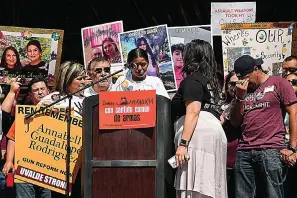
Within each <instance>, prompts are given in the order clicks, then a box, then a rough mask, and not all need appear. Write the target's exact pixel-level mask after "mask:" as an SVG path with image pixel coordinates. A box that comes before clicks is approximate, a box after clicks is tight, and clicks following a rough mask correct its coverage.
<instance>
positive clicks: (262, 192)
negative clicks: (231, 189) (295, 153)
mask: <svg viewBox="0 0 297 198" xmlns="http://www.w3.org/2000/svg"><path fill="white" fill-rule="evenodd" d="M286 174H287V167H286V166H285V164H284V163H283V162H282V160H281V155H280V149H262V150H246V151H237V153H236V161H235V166H234V179H235V197H238V198H254V197H257V198H258V197H260V198H262V197H263V198H264V197H265V198H283V197H284V186H283V184H284V181H285V179H286Z"/></svg>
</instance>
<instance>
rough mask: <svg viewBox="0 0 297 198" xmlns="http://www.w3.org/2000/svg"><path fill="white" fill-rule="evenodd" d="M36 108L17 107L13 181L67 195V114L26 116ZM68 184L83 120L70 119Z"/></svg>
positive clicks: (78, 145) (76, 153) (76, 157)
mask: <svg viewBox="0 0 297 198" xmlns="http://www.w3.org/2000/svg"><path fill="white" fill-rule="evenodd" d="M37 109H39V107H36V106H26V105H17V107H16V119H15V126H16V128H15V131H16V133H15V141H16V144H15V162H16V164H15V166H16V172H15V178H17V179H19V180H22V181H25V182H28V183H32V184H35V185H38V186H41V187H44V188H48V189H50V190H52V191H56V192H59V193H63V194H66V186H67V183H66V154H67V115H66V114H65V112H58V111H52V110H50V109H47V110H45V111H44V112H43V113H42V114H37V115H35V116H34V118H33V119H29V120H28V121H25V120H24V117H25V115H26V114H29V113H32V112H33V111H36V110H37ZM70 130H71V137H70V145H71V155H70V173H71V175H70V182H71V183H74V180H75V176H76V174H75V173H74V172H75V171H74V167H75V164H76V162H77V160H78V156H79V153H80V150H81V147H82V119H81V118H79V117H74V116H72V117H71V129H70Z"/></svg>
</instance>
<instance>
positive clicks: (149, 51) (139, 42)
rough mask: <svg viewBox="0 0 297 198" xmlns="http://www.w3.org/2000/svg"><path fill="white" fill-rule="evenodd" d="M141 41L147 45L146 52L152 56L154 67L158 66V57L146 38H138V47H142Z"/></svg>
mask: <svg viewBox="0 0 297 198" xmlns="http://www.w3.org/2000/svg"><path fill="white" fill-rule="evenodd" d="M141 41H143V42H144V44H145V45H146V50H145V51H146V52H147V53H148V54H149V55H150V56H151V58H152V64H153V65H156V64H157V63H156V56H155V55H154V54H153V51H152V48H151V46H150V45H149V44H148V42H147V40H146V38H144V37H140V38H138V39H137V41H136V47H138V48H139V46H140V45H141Z"/></svg>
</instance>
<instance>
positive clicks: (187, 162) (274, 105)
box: [0, 39, 297, 198]
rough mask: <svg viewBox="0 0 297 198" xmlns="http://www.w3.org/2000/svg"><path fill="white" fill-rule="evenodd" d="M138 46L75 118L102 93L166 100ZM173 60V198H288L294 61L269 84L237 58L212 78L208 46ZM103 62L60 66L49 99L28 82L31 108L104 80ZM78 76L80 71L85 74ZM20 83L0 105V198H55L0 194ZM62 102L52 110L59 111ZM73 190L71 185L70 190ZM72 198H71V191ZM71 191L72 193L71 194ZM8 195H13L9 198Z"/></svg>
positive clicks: (293, 149)
mask: <svg viewBox="0 0 297 198" xmlns="http://www.w3.org/2000/svg"><path fill="white" fill-rule="evenodd" d="M145 46H146V43H145V40H139V46H138V48H136V49H133V50H131V51H130V52H129V53H128V58H127V64H128V65H130V67H129V68H130V69H129V71H128V72H126V73H125V74H124V76H121V77H119V78H118V79H117V81H116V82H115V83H112V81H111V79H106V80H104V81H102V82H100V83H98V84H95V85H94V86H92V87H89V88H88V89H86V90H85V91H83V92H78V93H77V94H76V95H75V96H73V99H72V106H73V107H74V110H75V116H82V102H83V100H84V98H85V97H89V96H92V95H97V94H100V92H105V91H137V90H156V94H157V95H161V96H164V97H166V98H168V99H170V97H169V95H168V93H167V91H166V89H165V88H164V85H163V83H162V81H161V80H160V79H159V78H158V77H157V75H156V76H149V75H148V72H149V68H150V67H152V68H154V63H150V61H152V59H153V54H150V53H149V51H150V50H149V49H147V48H146V49H143V48H145ZM173 53H176V54H175V55H176V56H177V58H176V59H178V57H179V56H181V53H182V60H177V62H178V61H179V62H182V64H183V67H180V68H178V69H179V72H180V76H183V79H180V80H181V81H180V82H179V83H180V86H179V89H178V90H177V92H176V94H175V95H174V96H173V98H172V100H171V104H172V105H171V113H172V123H173V126H174V131H173V133H174V134H175V139H174V142H173V144H175V148H176V150H175V158H176V162H177V165H178V167H177V170H176V176H175V185H174V187H175V189H176V197H177V198H210V197H212V198H227V197H236V198H252V197H263V198H264V197H265V198H282V197H295V196H294V195H295V193H294V181H295V178H294V176H295V175H296V166H295V164H296V160H297V122H296V121H297V120H296V118H297V97H296V93H297V57H294V56H290V57H287V58H286V59H285V61H284V63H283V76H269V75H268V74H267V72H266V71H264V70H263V67H262V65H263V60H262V59H254V58H252V57H251V56H248V55H244V56H241V57H239V58H238V59H237V60H236V61H235V63H234V71H230V72H229V74H228V75H227V76H226V78H223V75H222V74H221V72H220V71H219V69H218V68H219V67H218V64H217V62H216V60H215V55H214V52H213V49H212V47H211V45H210V44H209V43H208V42H205V41H203V40H199V39H197V40H193V41H191V42H190V43H188V44H186V45H185V46H182V48H181V47H180V46H176V49H175V50H174V51H173ZM110 63H111V62H110V59H108V58H105V57H104V56H102V57H96V58H94V59H92V60H91V61H90V62H89V63H88V65H87V66H86V67H84V66H83V65H81V64H79V63H77V62H72V61H66V62H64V63H62V64H61V67H60V71H59V76H58V79H57V83H56V87H55V91H54V92H52V93H50V90H49V89H48V86H47V82H46V81H45V80H44V78H33V80H32V81H31V83H30V84H29V85H28V88H29V93H28V98H29V101H30V102H29V103H28V101H27V102H26V104H31V105H48V104H50V103H51V102H54V101H56V100H57V99H59V98H61V97H63V96H65V95H67V94H69V93H72V92H76V91H78V90H79V89H80V88H82V87H83V86H85V85H87V84H88V83H90V82H92V81H93V82H95V81H97V80H99V79H100V78H103V77H105V76H107V75H109V74H110ZM85 68H86V69H85ZM19 87H20V82H19V81H18V79H15V80H13V81H12V82H11V84H10V91H9V93H8V94H7V96H6V97H5V99H4V101H3V103H2V106H1V109H2V130H3V136H6V137H7V138H8V141H7V146H6V147H4V148H3V147H2V149H3V150H6V152H2V159H3V161H4V163H3V167H1V168H2V173H1V174H0V185H1V188H2V196H4V197H7V198H9V197H18V198H25V197H26V198H27V197H35V195H36V194H39V195H38V197H42V198H49V197H59V196H62V195H61V194H60V195H58V194H56V193H54V192H51V191H49V190H48V189H44V188H41V187H38V186H36V185H33V184H30V183H26V182H23V181H15V188H13V189H11V188H7V187H5V176H7V175H8V174H9V173H10V172H13V171H14V153H15V149H14V148H15V144H21V142H15V139H14V137H15V124H14V114H12V113H11V112H12V109H13V108H14V101H15V99H16V98H15V97H16V93H17V91H18V90H19ZM67 104H68V101H67V100H64V101H61V102H60V103H59V104H58V105H64V106H66V105H67ZM76 185H78V186H80V181H79V178H78V179H77V181H76V183H75V184H74V186H76ZM73 189H74V192H73V195H72V197H79V195H80V192H79V189H80V187H78V188H73ZM76 190H77V192H75V191H76ZM14 193H15V194H14Z"/></svg>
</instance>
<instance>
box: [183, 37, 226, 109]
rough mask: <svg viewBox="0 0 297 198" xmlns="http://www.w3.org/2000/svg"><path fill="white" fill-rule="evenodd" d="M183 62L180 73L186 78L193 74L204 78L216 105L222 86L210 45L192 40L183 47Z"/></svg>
mask: <svg viewBox="0 0 297 198" xmlns="http://www.w3.org/2000/svg"><path fill="white" fill-rule="evenodd" d="M183 61H184V67H183V70H182V72H183V73H184V74H187V76H188V75H191V74H194V73H200V74H201V75H202V76H204V77H205V78H206V79H207V80H208V83H209V84H210V86H211V88H212V89H213V93H214V102H215V103H218V102H219V101H220V100H221V93H222V86H221V85H220V82H219V79H218V76H217V71H218V65H217V62H216V60H215V55H214V52H213V50H212V47H211V45H210V44H209V43H208V42H206V41H203V40H200V39H195V40H192V41H191V42H190V43H188V44H186V46H185V49H184V53H183Z"/></svg>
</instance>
